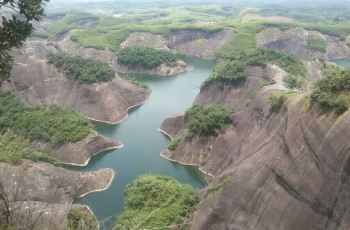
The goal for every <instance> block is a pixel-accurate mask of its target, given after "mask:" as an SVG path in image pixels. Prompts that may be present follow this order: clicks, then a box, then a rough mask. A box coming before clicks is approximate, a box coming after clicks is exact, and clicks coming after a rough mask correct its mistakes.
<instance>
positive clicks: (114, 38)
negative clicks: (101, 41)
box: [106, 30, 131, 52]
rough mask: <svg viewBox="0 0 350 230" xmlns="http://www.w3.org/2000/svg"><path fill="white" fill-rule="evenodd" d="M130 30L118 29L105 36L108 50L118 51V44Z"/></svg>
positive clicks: (125, 37) (127, 35) (126, 36)
mask: <svg viewBox="0 0 350 230" xmlns="http://www.w3.org/2000/svg"><path fill="white" fill-rule="evenodd" d="M130 33H131V32H130V31H128V30H119V31H117V32H112V33H110V34H108V35H107V36H106V40H107V42H108V47H109V49H110V50H112V51H114V52H118V51H119V50H120V44H122V43H123V41H125V40H126V39H127V38H128V37H129V35H130Z"/></svg>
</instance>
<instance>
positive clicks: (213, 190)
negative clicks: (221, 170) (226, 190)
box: [207, 176, 233, 196]
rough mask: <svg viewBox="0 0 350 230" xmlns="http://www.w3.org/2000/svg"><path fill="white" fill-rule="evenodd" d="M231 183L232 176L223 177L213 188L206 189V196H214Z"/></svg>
mask: <svg viewBox="0 0 350 230" xmlns="http://www.w3.org/2000/svg"><path fill="white" fill-rule="evenodd" d="M232 181H233V177H232V176H225V177H223V178H222V179H221V181H220V182H219V183H217V184H216V185H214V186H213V187H211V188H209V189H208V192H207V193H208V195H209V196H212V195H214V194H215V193H216V192H218V191H219V190H220V189H221V188H223V187H225V186H226V185H228V184H229V183H231V182H232Z"/></svg>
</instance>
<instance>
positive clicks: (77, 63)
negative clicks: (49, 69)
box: [47, 53, 115, 84]
mask: <svg viewBox="0 0 350 230" xmlns="http://www.w3.org/2000/svg"><path fill="white" fill-rule="evenodd" d="M47 59H48V62H49V63H50V64H53V65H54V66H55V67H56V68H58V69H60V70H62V71H63V72H64V73H65V74H66V76H67V78H68V79H70V80H73V81H78V82H81V83H85V84H92V83H96V82H103V81H110V80H112V79H113V78H114V76H115V73H114V71H113V70H112V68H111V67H110V66H109V65H108V64H107V63H106V62H104V61H101V60H95V59H91V58H83V57H73V56H70V55H68V54H64V53H50V54H48V56H47Z"/></svg>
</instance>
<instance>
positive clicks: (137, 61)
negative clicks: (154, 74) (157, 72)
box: [118, 46, 179, 69]
mask: <svg viewBox="0 0 350 230" xmlns="http://www.w3.org/2000/svg"><path fill="white" fill-rule="evenodd" d="M178 59H179V57H178V55H176V54H173V53H170V52H168V51H164V50H157V49H154V48H148V47H143V46H132V47H127V48H124V49H122V50H120V52H119V53H118V62H119V63H121V64H125V65H131V66H142V67H144V68H147V69H152V68H154V67H158V66H160V65H161V64H163V63H164V64H167V65H173V64H174V63H176V62H177V60H178Z"/></svg>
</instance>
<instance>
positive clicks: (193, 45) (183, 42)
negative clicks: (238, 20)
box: [168, 28, 233, 59]
mask: <svg viewBox="0 0 350 230" xmlns="http://www.w3.org/2000/svg"><path fill="white" fill-rule="evenodd" d="M232 35H233V31H232V28H225V29H223V30H220V31H218V32H214V33H206V32H203V31H200V30H178V31H174V32H172V33H170V34H169V36H168V47H169V48H170V49H173V50H176V51H180V52H184V53H187V54H191V55H194V56H198V57H201V58H205V59H213V58H214V56H215V53H216V52H217V50H218V49H219V48H220V47H221V46H222V45H223V44H224V43H225V42H227V41H228V40H230V39H231V38H232Z"/></svg>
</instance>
